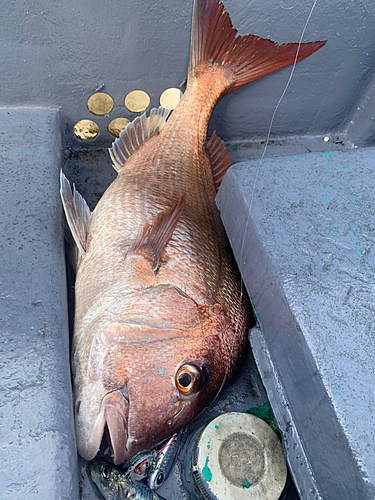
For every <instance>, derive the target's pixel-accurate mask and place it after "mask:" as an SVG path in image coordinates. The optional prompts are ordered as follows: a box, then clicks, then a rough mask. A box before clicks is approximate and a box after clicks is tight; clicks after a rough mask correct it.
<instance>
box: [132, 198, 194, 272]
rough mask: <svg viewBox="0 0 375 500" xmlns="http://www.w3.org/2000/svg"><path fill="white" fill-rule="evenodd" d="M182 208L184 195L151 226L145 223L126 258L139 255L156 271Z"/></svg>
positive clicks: (158, 216) (157, 217)
mask: <svg viewBox="0 0 375 500" xmlns="http://www.w3.org/2000/svg"><path fill="white" fill-rule="evenodd" d="M184 206H185V195H183V196H181V198H180V200H179V201H178V202H177V203H176V204H175V205H172V206H171V207H170V208H168V209H167V210H165V211H164V212H161V213H160V214H159V215H157V216H156V218H155V220H154V222H153V224H152V225H151V226H150V224H149V223H148V222H147V221H146V222H145V224H144V225H143V227H142V228H141V230H140V231H139V233H138V235H137V237H136V239H135V241H134V243H133V244H132V245H131V247H130V248H129V250H128V252H127V256H128V255H131V254H133V255H134V254H135V255H141V256H142V257H144V258H145V259H147V260H149V261H151V264H152V266H153V270H154V271H156V270H157V269H158V267H159V262H160V259H161V257H162V255H163V252H164V250H165V248H166V246H167V245H168V243H169V240H170V239H171V237H172V234H173V231H174V230H175V229H176V226H177V224H178V221H179V220H180V217H181V214H182V211H183V209H184Z"/></svg>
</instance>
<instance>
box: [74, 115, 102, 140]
mask: <svg viewBox="0 0 375 500" xmlns="http://www.w3.org/2000/svg"><path fill="white" fill-rule="evenodd" d="M73 132H74V135H75V136H76V137H78V138H79V139H82V140H83V141H91V140H92V139H95V137H96V136H97V135H98V134H99V127H98V126H97V124H96V123H95V122H93V121H92V120H80V121H79V122H77V123H76V124H75V125H74V127H73Z"/></svg>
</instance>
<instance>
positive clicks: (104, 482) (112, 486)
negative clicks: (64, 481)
mask: <svg viewBox="0 0 375 500" xmlns="http://www.w3.org/2000/svg"><path fill="white" fill-rule="evenodd" d="M89 470H90V476H91V479H92V481H93V482H94V483H95V484H96V486H97V488H98V490H99V491H100V493H101V494H102V495H103V497H104V498H105V500H125V499H127V500H163V498H162V497H161V496H159V495H157V494H156V493H154V492H153V491H151V490H150V488H148V487H147V486H145V485H144V484H143V483H133V482H132V481H131V479H130V478H129V475H128V473H127V472H126V471H124V470H123V469H121V468H119V467H115V466H113V465H112V464H109V463H107V462H105V461H104V460H98V461H95V462H92V463H90V464H89Z"/></svg>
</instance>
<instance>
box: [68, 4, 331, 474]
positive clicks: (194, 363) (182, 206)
mask: <svg viewBox="0 0 375 500" xmlns="http://www.w3.org/2000/svg"><path fill="white" fill-rule="evenodd" d="M324 43H325V42H314V43H306V44H302V45H301V46H300V48H299V52H298V56H297V44H294V43H292V44H286V45H278V44H275V43H274V42H271V41H270V40H264V39H261V38H259V37H256V36H253V35H245V36H239V35H238V33H237V31H236V30H235V29H233V28H232V24H231V21H230V18H229V15H228V14H227V12H226V11H225V9H224V7H223V5H222V4H221V3H220V2H219V1H218V0H195V2H194V12H193V23H192V40H191V55H190V63H189V73H188V84H187V89H186V92H185V94H184V96H183V98H182V100H181V101H180V103H179V105H178V106H177V108H176V109H175V111H174V112H173V114H172V115H171V116H170V118H169V119H168V121H167V120H166V117H167V115H168V112H166V111H165V110H163V109H162V108H159V109H158V110H153V111H152V112H151V116H150V118H146V116H145V115H144V116H142V117H141V118H137V119H136V120H135V121H134V122H133V123H132V124H130V125H128V127H127V128H126V129H125V130H124V131H123V132H122V134H121V136H120V138H119V139H117V140H116V141H115V143H114V144H113V147H112V149H111V151H110V153H111V157H112V158H113V160H114V166H115V168H116V170H118V177H117V178H116V180H115V181H114V182H113V183H112V184H111V185H110V186H109V188H108V189H107V190H106V192H105V193H104V195H103V197H102V199H101V200H100V201H99V203H98V205H97V206H96V208H95V210H94V211H93V213H91V212H90V210H89V209H88V207H87V205H86V203H85V201H84V200H83V199H82V197H81V196H80V195H79V194H78V193H77V191H75V189H73V192H72V191H71V188H70V185H69V183H68V181H67V180H66V178H65V177H64V176H63V174H62V176H61V196H62V200H63V205H64V209H65V213H66V217H67V221H68V224H69V227H70V229H71V233H72V236H73V239H74V245H73V248H72V250H73V254H74V255H75V264H76V270H77V276H76V285H75V304H76V305H75V324H74V339H73V346H72V370H73V377H74V394H75V422H76V434H77V444H78V451H79V453H80V455H82V457H83V458H85V459H87V460H91V459H93V458H94V457H95V455H96V454H97V452H98V450H99V446H100V443H101V440H102V436H103V433H104V429H105V427H107V430H108V435H109V439H110V446H111V449H112V453H113V461H114V463H115V464H120V463H122V462H124V461H125V460H126V459H128V458H129V457H130V456H132V455H133V454H135V453H137V452H138V451H140V450H142V449H149V448H151V447H153V446H155V445H157V444H158V443H160V442H162V441H163V440H165V439H167V438H169V437H170V436H171V435H172V434H173V433H174V432H176V431H178V430H179V429H181V428H182V427H184V426H185V425H186V424H187V423H189V422H190V421H191V420H192V419H193V418H195V417H196V416H197V415H198V414H199V413H200V412H201V411H202V410H203V409H204V407H205V406H206V405H207V404H208V403H209V402H210V401H212V400H213V399H214V398H215V396H216V395H217V393H218V391H219V390H220V388H221V387H222V384H223V382H225V380H226V379H227V378H228V377H230V376H231V374H232V372H233V370H234V368H235V366H236V364H237V363H238V360H239V358H240V355H241V351H242V349H243V345H244V342H245V338H246V333H247V330H248V327H249V321H250V318H251V315H250V307H249V301H248V298H247V296H246V293H244V291H243V289H242V287H241V282H240V276H239V273H238V270H237V267H236V265H235V263H234V260H233V257H232V253H231V251H230V248H229V245H228V242H227V239H226V236H225V233H224V230H223V227H222V224H221V221H220V217H219V213H218V210H217V208H216V206H215V202H214V198H215V195H216V192H217V189H218V187H219V185H220V182H221V180H222V178H223V176H224V173H225V171H226V170H227V169H228V168H229V167H230V165H231V159H230V156H229V153H228V151H227V150H226V149H225V147H224V144H223V142H222V141H221V140H220V139H219V138H218V137H217V136H216V134H215V135H214V136H213V137H212V138H211V140H210V142H209V143H208V145H207V142H206V141H207V127H208V122H209V119H210V116H211V113H212V111H213V109H214V107H215V105H216V103H217V102H218V100H219V99H220V98H221V97H222V96H223V95H225V94H227V93H229V92H231V91H233V90H236V89H238V88H240V87H241V86H243V85H245V84H247V83H249V82H251V81H253V80H256V79H258V78H261V77H262V76H265V75H267V74H269V73H272V72H274V71H277V70H278V69H280V68H283V67H285V66H287V65H290V64H293V63H294V61H295V60H300V59H303V58H305V57H307V56H308V55H310V54H312V53H313V52H315V51H316V50H318V49H319V48H320V47H322V46H323V45H324Z"/></svg>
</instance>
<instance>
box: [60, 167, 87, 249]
mask: <svg viewBox="0 0 375 500" xmlns="http://www.w3.org/2000/svg"><path fill="white" fill-rule="evenodd" d="M60 196H61V201H62V204H63V207H64V212H65V216H66V220H67V222H68V226H69V229H70V231H71V233H72V236H73V239H74V242H75V244H76V245H77V248H78V252H79V256H81V257H82V256H84V255H85V253H86V243H87V230H88V227H89V225H90V221H91V215H92V214H91V212H90V209H89V207H88V206H87V203H86V201H85V200H84V199H83V198H82V196H81V195H80V194H79V192H78V191H77V190H76V188H75V185H74V184H73V190H72V189H71V187H70V183H69V181H68V179H67V178H66V177H65V175H64V174H63V171H62V170H60Z"/></svg>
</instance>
